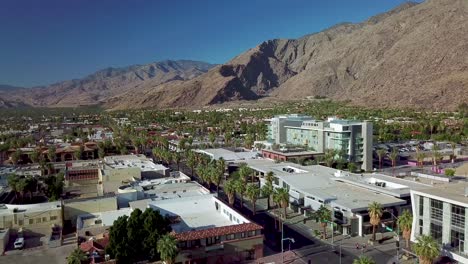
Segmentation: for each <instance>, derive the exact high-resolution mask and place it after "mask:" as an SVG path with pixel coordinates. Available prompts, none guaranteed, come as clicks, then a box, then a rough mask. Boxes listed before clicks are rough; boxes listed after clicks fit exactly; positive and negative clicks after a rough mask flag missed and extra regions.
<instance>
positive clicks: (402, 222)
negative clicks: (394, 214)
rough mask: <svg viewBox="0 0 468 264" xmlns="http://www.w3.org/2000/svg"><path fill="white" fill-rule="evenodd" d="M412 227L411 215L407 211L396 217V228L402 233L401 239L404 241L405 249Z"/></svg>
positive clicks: (407, 245) (407, 246)
mask: <svg viewBox="0 0 468 264" xmlns="http://www.w3.org/2000/svg"><path fill="white" fill-rule="evenodd" d="M412 225H413V215H412V214H411V213H410V211H408V210H404V211H403V213H402V214H401V215H400V217H398V227H399V228H400V230H401V232H402V233H403V238H404V239H405V241H406V248H408V249H409V240H410V238H411V226H412Z"/></svg>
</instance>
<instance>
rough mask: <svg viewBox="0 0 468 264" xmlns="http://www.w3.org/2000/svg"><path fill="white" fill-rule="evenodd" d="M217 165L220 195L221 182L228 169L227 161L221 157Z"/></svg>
mask: <svg viewBox="0 0 468 264" xmlns="http://www.w3.org/2000/svg"><path fill="white" fill-rule="evenodd" d="M216 164H217V166H216V170H217V172H218V179H219V181H218V183H217V184H216V187H217V188H216V191H217V193H218V195H219V184H220V183H221V181H222V180H223V178H224V172H225V171H226V162H225V161H224V159H223V158H219V160H218V162H217V163H216Z"/></svg>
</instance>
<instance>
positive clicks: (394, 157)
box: [390, 148, 398, 176]
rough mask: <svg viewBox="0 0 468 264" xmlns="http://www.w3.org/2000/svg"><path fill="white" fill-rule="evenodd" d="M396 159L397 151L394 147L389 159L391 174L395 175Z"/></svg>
mask: <svg viewBox="0 0 468 264" xmlns="http://www.w3.org/2000/svg"><path fill="white" fill-rule="evenodd" d="M397 159H398V151H397V150H396V148H394V149H393V150H392V152H390V160H391V161H392V175H393V176H395V167H396V162H397Z"/></svg>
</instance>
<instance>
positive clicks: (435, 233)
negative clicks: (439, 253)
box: [431, 223, 442, 243]
mask: <svg viewBox="0 0 468 264" xmlns="http://www.w3.org/2000/svg"><path fill="white" fill-rule="evenodd" d="M431 236H432V237H433V238H434V239H435V240H436V241H437V242H439V243H441V242H442V225H439V224H434V223H431Z"/></svg>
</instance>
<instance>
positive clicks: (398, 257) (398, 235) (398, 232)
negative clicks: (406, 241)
mask: <svg viewBox="0 0 468 264" xmlns="http://www.w3.org/2000/svg"><path fill="white" fill-rule="evenodd" d="M385 212H388V213H390V215H391V216H392V217H394V218H395V220H398V217H396V215H394V214H393V213H392V212H390V211H389V210H385ZM382 227H384V228H385V230H387V231H390V232H393V233H396V241H397V242H398V247H397V249H396V253H397V255H396V257H397V263H400V227H399V226H398V223H397V231H396V232H395V230H393V229H392V228H390V227H388V226H386V225H385V224H383V223H382Z"/></svg>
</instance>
